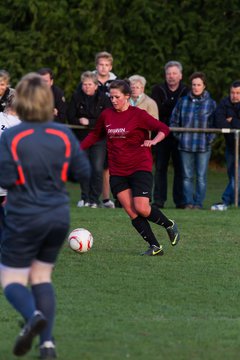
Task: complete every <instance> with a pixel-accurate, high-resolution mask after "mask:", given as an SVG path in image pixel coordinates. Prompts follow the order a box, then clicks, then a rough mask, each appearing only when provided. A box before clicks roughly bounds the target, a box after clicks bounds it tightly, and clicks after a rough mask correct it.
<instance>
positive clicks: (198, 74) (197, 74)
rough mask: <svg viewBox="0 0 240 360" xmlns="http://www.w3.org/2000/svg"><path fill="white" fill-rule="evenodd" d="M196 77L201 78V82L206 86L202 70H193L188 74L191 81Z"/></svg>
mask: <svg viewBox="0 0 240 360" xmlns="http://www.w3.org/2000/svg"><path fill="white" fill-rule="evenodd" d="M197 78H199V79H201V80H202V82H203V84H204V85H205V86H207V78H206V75H205V74H204V73H203V72H200V71H196V72H194V73H193V74H192V75H191V76H190V78H189V80H190V81H191V82H192V81H193V80H194V79H197Z"/></svg>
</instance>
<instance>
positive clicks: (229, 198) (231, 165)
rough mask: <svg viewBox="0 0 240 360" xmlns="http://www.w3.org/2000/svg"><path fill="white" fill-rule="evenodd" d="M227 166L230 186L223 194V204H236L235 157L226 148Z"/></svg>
mask: <svg viewBox="0 0 240 360" xmlns="http://www.w3.org/2000/svg"><path fill="white" fill-rule="evenodd" d="M225 158H226V164H227V174H228V184H227V187H226V189H225V190H224V193H223V194H222V202H223V203H224V204H226V205H231V204H234V184H235V179H234V177H235V155H234V153H232V152H230V151H229V149H228V148H226V152H225ZM238 180H239V181H238V191H239V196H238V206H240V160H239V163H238Z"/></svg>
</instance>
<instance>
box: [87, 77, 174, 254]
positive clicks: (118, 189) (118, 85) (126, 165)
mask: <svg viewBox="0 0 240 360" xmlns="http://www.w3.org/2000/svg"><path fill="white" fill-rule="evenodd" d="M130 93H131V90H130V87H129V85H128V83H127V82H126V81H124V80H115V81H114V82H112V83H111V85H110V98H111V101H112V104H113V109H112V108H111V109H106V110H105V111H103V112H102V114H101V115H100V117H99V119H98V122H97V124H96V126H95V129H94V130H93V131H92V132H91V133H90V134H89V135H88V136H87V137H86V138H85V139H84V140H83V142H82V144H81V146H82V148H83V149H87V148H89V147H90V146H92V145H93V144H94V143H96V141H99V140H100V139H102V138H104V137H106V136H107V146H108V151H109V171H110V184H111V189H112V193H113V195H114V197H117V198H118V200H119V201H120V203H121V205H122V207H123V208H124V210H125V211H126V213H127V214H128V216H129V217H130V219H131V222H132V225H133V227H134V228H135V229H136V230H137V231H138V233H139V234H140V235H141V236H142V238H143V239H144V240H145V241H146V242H147V243H148V245H149V247H148V249H147V250H146V251H145V252H144V253H143V254H142V255H147V256H157V255H163V248H162V245H160V244H159V242H158V240H157V239H156V237H155V235H154V233H153V231H152V229H151V227H150V224H149V222H154V223H156V224H158V225H159V226H163V227H164V228H165V229H166V231H167V233H168V236H169V239H170V241H171V244H172V245H173V246H175V245H177V243H178V241H179V238H180V235H179V233H178V230H177V226H176V224H175V222H174V221H172V220H170V219H168V218H167V217H166V216H165V215H164V214H163V213H162V212H161V211H160V210H159V209H156V208H153V207H151V206H150V204H149V199H150V198H151V192H152V153H151V147H152V146H153V145H155V144H157V142H159V141H162V140H163V139H164V138H165V136H167V135H168V134H169V129H168V127H167V126H166V125H165V124H163V123H162V122H160V121H158V120H157V119H155V118H153V117H152V116H151V115H149V114H148V113H147V112H146V111H144V110H142V109H139V108H137V107H133V106H131V105H130V104H129V97H130ZM152 130H155V131H156V132H157V135H156V136H155V137H154V139H153V140H151V139H150V137H149V131H152Z"/></svg>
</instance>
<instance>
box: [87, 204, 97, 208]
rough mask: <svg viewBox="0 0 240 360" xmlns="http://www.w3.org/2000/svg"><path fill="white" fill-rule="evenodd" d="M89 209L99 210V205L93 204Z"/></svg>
mask: <svg viewBox="0 0 240 360" xmlns="http://www.w3.org/2000/svg"><path fill="white" fill-rule="evenodd" d="M89 207H90V208H91V209H97V208H98V204H96V203H92V204H90V205H89Z"/></svg>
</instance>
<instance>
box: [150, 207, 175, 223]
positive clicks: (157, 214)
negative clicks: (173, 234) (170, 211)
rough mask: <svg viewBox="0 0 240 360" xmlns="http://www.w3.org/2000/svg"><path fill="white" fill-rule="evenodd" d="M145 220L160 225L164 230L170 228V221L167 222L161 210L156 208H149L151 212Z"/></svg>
mask: <svg viewBox="0 0 240 360" xmlns="http://www.w3.org/2000/svg"><path fill="white" fill-rule="evenodd" d="M147 220H149V221H151V222H154V223H155V224H158V225H161V226H163V227H165V228H167V227H169V226H172V222H171V220H169V219H168V218H167V217H166V216H165V215H164V214H163V213H162V212H161V210H159V209H157V208H156V207H154V206H152V207H151V212H150V214H149V216H148V217H147Z"/></svg>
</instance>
